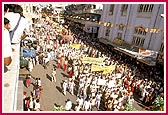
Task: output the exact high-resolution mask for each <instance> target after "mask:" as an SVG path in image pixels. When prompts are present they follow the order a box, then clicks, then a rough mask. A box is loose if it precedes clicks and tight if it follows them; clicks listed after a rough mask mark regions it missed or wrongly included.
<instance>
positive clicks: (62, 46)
mask: <svg viewBox="0 0 168 115" xmlns="http://www.w3.org/2000/svg"><path fill="white" fill-rule="evenodd" d="M15 7H19V6H18V5H16V6H15ZM5 16H6V17H9V18H10V13H9V12H6V14H5ZM22 18H23V17H22ZM4 20H8V19H4ZM10 21H11V20H10V19H9V21H8V22H10ZM37 23H38V26H33V27H32V29H31V30H29V31H25V30H24V31H25V32H24V33H25V34H26V32H27V33H28V34H27V35H26V37H25V38H24V39H21V40H20V43H19V45H20V46H19V47H20V57H19V58H20V68H19V80H20V81H22V82H23V84H22V85H23V94H22V95H23V99H22V100H23V111H69V112H70V111H78V112H79V111H82V112H86V111H90V112H91V111H114V112H118V111H148V110H149V111H150V109H151V108H155V105H154V102H155V101H156V99H157V98H158V97H160V98H162V99H164V98H165V97H164V93H165V91H164V77H163V76H164V73H163V71H160V69H161V68H160V67H159V66H158V67H157V66H156V67H155V66H149V65H146V64H143V63H142V62H140V61H139V60H137V59H136V58H132V57H130V56H129V55H126V54H124V53H121V52H119V51H118V50H115V48H112V47H109V46H108V45H105V44H103V43H102V42H100V40H98V39H96V40H95V39H92V36H93V35H92V34H88V33H87V32H86V31H84V30H82V29H80V28H79V25H77V24H75V23H71V22H70V21H68V20H67V21H64V22H62V23H60V22H57V21H53V20H52V19H50V18H47V17H41V18H38V20H37ZM22 37H23V36H22ZM12 40H13V41H11V42H12V43H11V44H12V50H13V51H11V52H14V50H15V49H16V45H18V43H14V41H15V40H14V39H12ZM14 46H15V47H14ZM7 66H8V65H7ZM8 71H9V70H8ZM128 106H131V107H132V108H133V109H131V110H128ZM159 110H160V111H162V107H160V108H159Z"/></svg>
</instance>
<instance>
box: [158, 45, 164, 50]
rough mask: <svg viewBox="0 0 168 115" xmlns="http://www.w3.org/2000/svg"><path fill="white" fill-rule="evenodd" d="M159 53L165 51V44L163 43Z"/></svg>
mask: <svg viewBox="0 0 168 115" xmlns="http://www.w3.org/2000/svg"><path fill="white" fill-rule="evenodd" d="M159 51H160V52H163V51H164V43H161V45H160V49H159Z"/></svg>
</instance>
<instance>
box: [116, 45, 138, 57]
mask: <svg viewBox="0 0 168 115" xmlns="http://www.w3.org/2000/svg"><path fill="white" fill-rule="evenodd" d="M114 49H115V50H117V51H120V52H121V53H124V54H126V55H129V56H131V57H133V58H136V57H137V55H138V54H136V53H134V52H132V53H130V52H131V51H127V50H124V49H122V48H119V47H116V48H114Z"/></svg>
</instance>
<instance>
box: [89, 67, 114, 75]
mask: <svg viewBox="0 0 168 115" xmlns="http://www.w3.org/2000/svg"><path fill="white" fill-rule="evenodd" d="M114 70H115V65H112V66H98V65H92V66H91V72H94V71H103V74H108V73H110V72H111V71H114Z"/></svg>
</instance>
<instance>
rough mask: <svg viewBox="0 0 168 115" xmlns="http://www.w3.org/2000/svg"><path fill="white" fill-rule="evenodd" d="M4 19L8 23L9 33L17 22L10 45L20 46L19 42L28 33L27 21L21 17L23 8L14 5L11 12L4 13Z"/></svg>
mask: <svg viewBox="0 0 168 115" xmlns="http://www.w3.org/2000/svg"><path fill="white" fill-rule="evenodd" d="M5 17H6V18H7V19H9V21H10V26H11V28H10V31H12V30H14V28H15V27H16V25H17V23H18V22H19V24H18V27H17V29H16V30H15V32H14V35H13V37H12V38H11V43H12V45H15V44H20V41H21V40H22V39H24V38H26V37H27V35H28V33H29V23H28V20H27V19H26V18H25V17H24V16H23V8H22V7H21V6H20V5H15V6H14V8H13V11H10V12H6V13H5ZM19 18H20V21H19Z"/></svg>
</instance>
